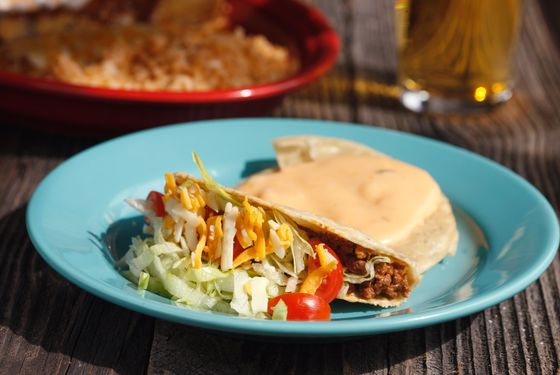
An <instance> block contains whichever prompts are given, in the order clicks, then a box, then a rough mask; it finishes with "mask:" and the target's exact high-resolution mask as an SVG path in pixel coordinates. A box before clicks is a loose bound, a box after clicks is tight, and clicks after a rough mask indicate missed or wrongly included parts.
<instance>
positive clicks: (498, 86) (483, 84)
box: [396, 0, 522, 112]
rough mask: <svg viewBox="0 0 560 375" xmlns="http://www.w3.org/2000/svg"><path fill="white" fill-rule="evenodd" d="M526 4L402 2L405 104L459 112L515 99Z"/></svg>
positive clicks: (500, 0)
mask: <svg viewBox="0 0 560 375" xmlns="http://www.w3.org/2000/svg"><path fill="white" fill-rule="evenodd" d="M521 5H522V0H397V2H396V16H397V47H398V55H399V56H398V57H399V68H398V76H399V83H400V85H401V87H402V90H403V91H402V95H401V100H402V102H403V104H404V105H405V106H406V107H408V108H410V109H412V110H416V111H422V110H435V111H443V112H445V111H460V110H462V109H468V108H472V107H475V108H476V107H481V106H487V105H493V104H496V103H499V102H503V101H506V100H508V99H509V98H510V97H511V88H512V82H511V73H512V72H511V70H512V67H511V60H512V58H511V57H512V52H513V49H514V45H515V44H516V39H517V34H518V29H519V24H520V21H521Z"/></svg>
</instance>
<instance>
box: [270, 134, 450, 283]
mask: <svg viewBox="0 0 560 375" xmlns="http://www.w3.org/2000/svg"><path fill="white" fill-rule="evenodd" d="M273 145H274V149H275V151H276V158H277V160H278V165H279V167H280V168H284V167H288V166H292V165H296V164H301V163H306V162H310V161H313V160H317V159H320V158H323V157H327V156H331V155H348V154H350V155H371V156H378V157H379V156H381V157H388V156H386V155H384V154H381V153H380V152H378V151H376V150H373V149H371V148H369V147H367V146H364V145H362V144H359V143H354V142H351V141H347V140H342V139H337V138H327V137H318V136H289V137H283V138H278V139H276V140H274V141H273ZM267 173H270V172H267ZM372 214H375V213H374V212H373V213H372ZM458 239H459V234H458V232H457V224H456V223H455V217H454V216H453V212H452V211H451V205H450V204H449V200H448V199H447V198H446V197H445V196H444V195H443V194H441V198H440V201H439V203H438V205H437V209H436V210H435V211H434V212H433V213H432V214H431V215H430V216H428V217H427V218H426V219H425V220H424V222H423V223H422V224H421V225H419V226H418V227H416V228H415V229H414V230H413V231H412V232H411V233H410V234H409V235H408V236H407V238H405V239H404V240H401V241H399V242H396V243H392V244H391V245H390V246H391V248H392V249H393V250H394V251H396V253H398V254H401V255H404V256H406V257H407V258H408V259H410V260H412V261H414V262H415V263H416V265H417V267H418V268H417V270H418V272H420V273H423V272H424V271H426V270H427V269H429V268H430V267H432V266H433V265H434V264H437V263H438V262H439V261H441V260H442V259H443V258H444V257H446V256H448V255H454V254H455V250H456V248H457V242H458Z"/></svg>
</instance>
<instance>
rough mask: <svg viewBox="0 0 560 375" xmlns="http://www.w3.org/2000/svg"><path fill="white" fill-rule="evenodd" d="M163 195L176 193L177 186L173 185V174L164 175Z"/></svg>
mask: <svg viewBox="0 0 560 375" xmlns="http://www.w3.org/2000/svg"><path fill="white" fill-rule="evenodd" d="M164 190H165V193H166V194H167V193H171V194H175V192H176V191H177V184H176V183H175V175H174V174H173V173H166V174H165V189H164Z"/></svg>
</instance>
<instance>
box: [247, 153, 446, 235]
mask: <svg viewBox="0 0 560 375" xmlns="http://www.w3.org/2000/svg"><path fill="white" fill-rule="evenodd" d="M239 188H240V190H242V191H245V192H247V193H249V194H251V195H255V196H257V197H259V198H261V199H264V200H267V201H271V202H274V203H278V204H282V205H285V206H288V207H296V208H297V209H300V210H304V211H309V212H313V213H315V214H318V215H321V216H325V217H328V218H330V219H332V220H334V221H337V222H339V223H341V224H344V225H347V226H349V227H352V228H355V229H358V230H360V231H362V232H364V233H367V234H370V235H371V236H373V237H374V238H375V239H377V240H378V241H381V242H383V243H385V244H387V245H390V244H392V243H395V242H398V241H400V240H403V239H405V238H406V237H407V236H408V235H409V234H410V233H411V232H412V231H413V230H414V228H415V227H416V226H417V225H419V224H421V223H422V222H423V221H424V220H425V219H426V218H427V217H428V216H430V215H431V214H432V213H433V212H434V211H435V210H436V209H437V207H438V203H439V198H440V196H441V192H440V190H439V186H438V185H437V184H436V182H435V181H434V179H433V178H432V177H431V176H430V175H429V174H428V173H427V172H426V171H424V170H422V169H419V168H416V167H414V166H412V165H409V164H406V163H403V162H401V161H398V160H394V159H389V158H386V157H382V156H369V155H340V156H327V157H324V158H321V159H319V160H316V161H313V162H309V163H302V164H298V165H294V166H290V167H286V168H283V169H281V170H279V171H278V172H277V173H268V174H261V175H256V176H253V177H251V178H249V179H248V180H247V181H246V182H245V183H243V184H242V185H241V186H240V187H239Z"/></svg>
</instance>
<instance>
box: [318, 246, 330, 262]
mask: <svg viewBox="0 0 560 375" xmlns="http://www.w3.org/2000/svg"><path fill="white" fill-rule="evenodd" d="M315 251H316V252H317V256H318V257H319V263H320V264H321V266H326V265H327V263H329V258H327V251H326V250H325V244H324V243H320V244H318V245H317V246H315Z"/></svg>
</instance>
